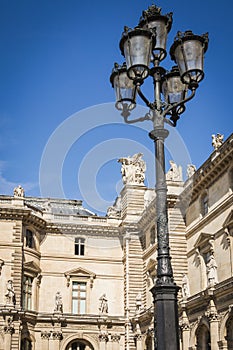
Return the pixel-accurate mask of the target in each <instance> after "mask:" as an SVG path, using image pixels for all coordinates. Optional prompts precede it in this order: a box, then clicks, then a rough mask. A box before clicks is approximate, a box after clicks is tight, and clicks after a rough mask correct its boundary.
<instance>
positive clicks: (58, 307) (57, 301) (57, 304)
mask: <svg viewBox="0 0 233 350" xmlns="http://www.w3.org/2000/svg"><path fill="white" fill-rule="evenodd" d="M54 312H60V313H63V302H62V296H61V293H60V292H57V293H56V295H55V309H54Z"/></svg>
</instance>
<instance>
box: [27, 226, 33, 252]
mask: <svg viewBox="0 0 233 350" xmlns="http://www.w3.org/2000/svg"><path fill="white" fill-rule="evenodd" d="M26 247H28V248H34V237H33V232H32V231H31V230H26Z"/></svg>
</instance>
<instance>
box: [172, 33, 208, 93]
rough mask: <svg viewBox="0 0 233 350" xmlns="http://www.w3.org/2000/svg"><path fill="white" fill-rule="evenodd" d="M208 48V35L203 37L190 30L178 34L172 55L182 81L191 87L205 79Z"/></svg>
mask: <svg viewBox="0 0 233 350" xmlns="http://www.w3.org/2000/svg"><path fill="white" fill-rule="evenodd" d="M207 48H208V33H206V34H203V35H202V36H199V35H195V34H193V33H192V32H191V31H190V30H189V31H186V32H184V33H181V32H178V33H177V37H176V39H175V41H174V43H173V45H172V46H171V49H170V55H171V59H172V60H174V61H175V62H176V63H177V65H178V67H179V70H180V75H181V79H182V81H183V82H184V83H186V84H188V85H189V87H192V86H195V85H196V86H198V83H199V82H200V81H201V80H202V79H203V78H204V71H203V63H204V53H205V52H206V50H207Z"/></svg>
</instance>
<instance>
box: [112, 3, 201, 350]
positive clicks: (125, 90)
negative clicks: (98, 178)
mask: <svg viewBox="0 0 233 350" xmlns="http://www.w3.org/2000/svg"><path fill="white" fill-rule="evenodd" d="M171 25H172V13H169V14H166V15H162V14H161V8H159V7H157V6H155V5H152V6H150V7H149V8H148V9H147V10H146V11H143V13H142V17H141V19H140V21H139V24H138V26H137V27H135V28H134V29H129V28H128V27H125V30H124V33H123V35H122V38H121V40H120V49H121V52H122V55H123V56H124V57H125V60H126V65H125V64H124V65H123V66H118V65H116V64H115V67H114V70H113V72H112V74H111V77H110V81H111V83H112V86H113V87H114V88H115V91H116V108H117V109H119V110H121V111H122V113H121V115H122V116H123V118H124V120H125V122H126V123H135V122H137V121H143V120H148V119H149V120H151V121H152V123H153V130H152V131H151V132H150V133H149V136H150V137H151V138H152V139H153V140H154V143H155V163H156V217H157V218H156V221H157V244H158V254H157V279H156V282H155V285H154V287H153V288H152V290H151V291H152V293H153V297H154V302H155V304H156V308H155V312H156V314H155V320H156V329H155V331H156V332H155V337H156V339H155V343H156V344H157V349H158V350H179V328H178V327H179V325H178V307H177V293H178V290H179V287H178V286H177V285H176V283H175V282H174V279H173V271H172V266H171V256H170V247H169V233H168V213H167V186H166V177H165V159H164V140H165V138H166V137H167V136H168V130H166V129H165V128H164V123H168V124H170V125H172V126H176V123H177V121H178V119H179V118H180V115H181V114H182V113H183V112H184V111H185V103H186V102H188V101H189V100H191V99H192V98H193V97H194V95H195V92H196V89H197V88H198V86H199V83H200V81H201V80H202V79H203V78H204V71H203V62H204V53H205V52H206V50H207V47H208V34H203V35H195V34H193V33H192V32H191V31H186V32H185V33H181V32H178V33H177V36H176V38H175V41H174V43H173V45H172V46H171V49H170V56H171V59H172V60H174V61H175V63H176V65H177V66H175V67H173V68H172V70H171V71H170V72H167V71H166V70H165V69H164V68H163V67H161V66H160V62H161V61H162V60H163V59H164V58H165V57H166V55H167V51H166V41H167V34H168V33H169V31H170V29H171ZM148 76H151V77H152V79H153V84H154V101H152V102H150V101H149V100H148V99H147V98H146V96H145V95H144V94H143V92H142V91H141V85H142V84H143V82H144V80H145V79H146V78H147V77H148ZM137 96H139V97H140V98H141V99H142V100H143V101H144V102H145V104H146V105H147V106H148V107H149V112H148V113H147V114H146V115H145V116H143V117H140V118H137V119H129V117H130V112H131V110H132V109H133V108H135V106H136V98H137Z"/></svg>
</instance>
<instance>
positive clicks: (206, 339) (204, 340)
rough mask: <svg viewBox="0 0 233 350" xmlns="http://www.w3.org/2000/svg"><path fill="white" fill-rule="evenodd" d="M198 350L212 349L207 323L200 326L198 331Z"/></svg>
mask: <svg viewBox="0 0 233 350" xmlns="http://www.w3.org/2000/svg"><path fill="white" fill-rule="evenodd" d="M196 337H197V350H211V347H210V331H209V329H208V328H207V326H206V325H205V324H202V325H200V326H199V327H198V329H197V332H196Z"/></svg>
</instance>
